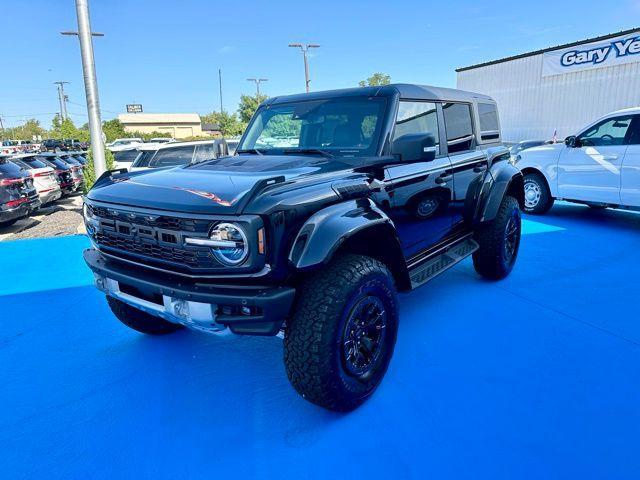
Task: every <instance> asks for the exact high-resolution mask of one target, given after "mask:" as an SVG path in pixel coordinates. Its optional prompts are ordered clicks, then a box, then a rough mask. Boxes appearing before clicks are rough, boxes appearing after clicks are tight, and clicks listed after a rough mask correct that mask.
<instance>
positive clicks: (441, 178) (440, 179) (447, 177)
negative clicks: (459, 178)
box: [436, 175, 453, 185]
mask: <svg viewBox="0 0 640 480" xmlns="http://www.w3.org/2000/svg"><path fill="white" fill-rule="evenodd" d="M452 178H453V175H440V176H439V177H438V178H436V183H437V184H438V185H444V184H445V183H447V182H448V181H449V180H451V179H452Z"/></svg>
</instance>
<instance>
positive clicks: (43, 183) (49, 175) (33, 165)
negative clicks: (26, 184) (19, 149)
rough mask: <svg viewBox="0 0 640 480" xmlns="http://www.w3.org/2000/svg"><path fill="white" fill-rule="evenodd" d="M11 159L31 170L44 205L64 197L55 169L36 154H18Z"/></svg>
mask: <svg viewBox="0 0 640 480" xmlns="http://www.w3.org/2000/svg"><path fill="white" fill-rule="evenodd" d="M9 160H10V161H11V162H13V163H15V164H16V165H17V166H19V167H20V168H22V169H23V170H26V171H27V172H29V174H30V175H31V178H33V185H34V187H35V188H36V191H37V192H38V197H39V198H40V202H41V203H42V205H46V204H48V203H51V202H55V201H56V200H58V199H60V198H61V197H62V190H61V189H60V185H59V184H58V179H57V177H56V172H55V170H54V169H53V168H51V167H50V166H47V165H46V164H45V163H43V162H42V161H40V160H38V159H37V158H36V155H32V154H23V155H16V156H14V157H11V158H10V159H9Z"/></svg>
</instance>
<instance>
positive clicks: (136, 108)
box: [127, 103, 142, 113]
mask: <svg viewBox="0 0 640 480" xmlns="http://www.w3.org/2000/svg"><path fill="white" fill-rule="evenodd" d="M127 113H142V105H140V104H139V103H130V104H129V105H127Z"/></svg>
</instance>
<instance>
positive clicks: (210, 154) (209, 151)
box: [193, 143, 217, 163]
mask: <svg viewBox="0 0 640 480" xmlns="http://www.w3.org/2000/svg"><path fill="white" fill-rule="evenodd" d="M214 158H217V155H216V149H215V145H214V144H213V143H205V144H201V145H196V156H195V157H194V158H193V163H200V162H206V161H207V160H213V159H214Z"/></svg>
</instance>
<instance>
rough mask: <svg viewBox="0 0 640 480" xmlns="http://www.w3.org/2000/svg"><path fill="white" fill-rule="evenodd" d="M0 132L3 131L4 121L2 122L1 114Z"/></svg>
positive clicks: (0, 116) (0, 115)
mask: <svg viewBox="0 0 640 480" xmlns="http://www.w3.org/2000/svg"><path fill="white" fill-rule="evenodd" d="M0 132H2V133H4V123H2V114H0Z"/></svg>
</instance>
